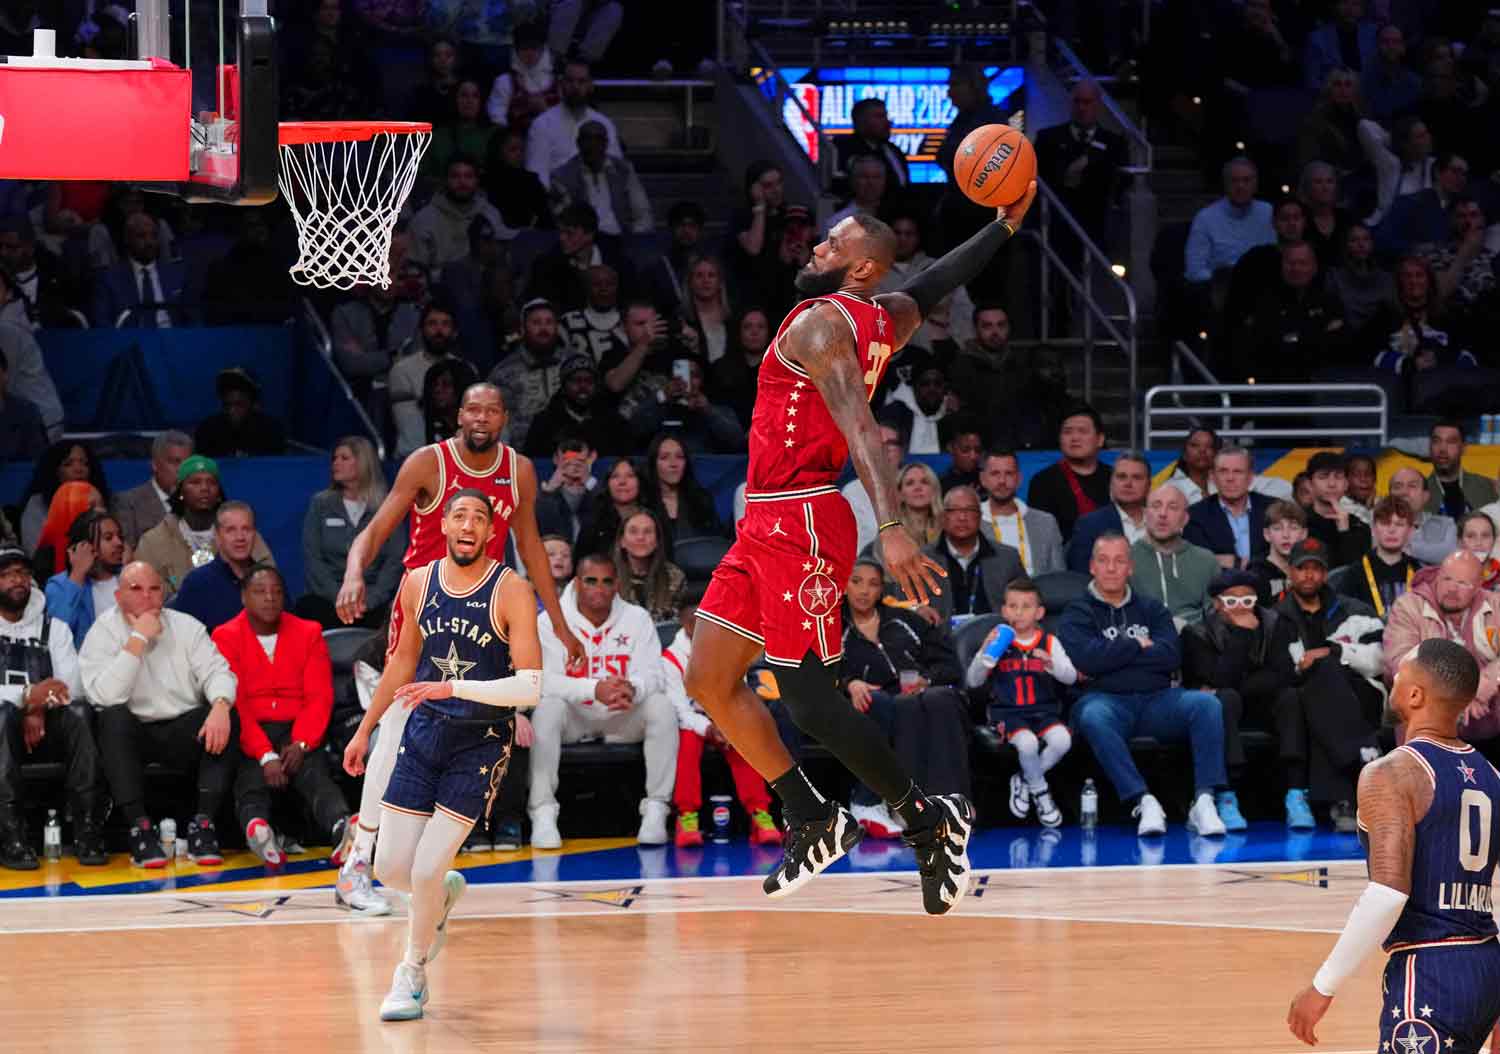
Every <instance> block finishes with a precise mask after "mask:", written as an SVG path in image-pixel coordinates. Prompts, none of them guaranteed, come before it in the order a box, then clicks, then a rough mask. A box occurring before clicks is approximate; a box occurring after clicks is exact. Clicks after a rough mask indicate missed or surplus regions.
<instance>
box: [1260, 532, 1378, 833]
mask: <svg viewBox="0 0 1500 1054" xmlns="http://www.w3.org/2000/svg"><path fill="white" fill-rule="evenodd" d="M1288 563H1290V564H1291V566H1292V573H1291V581H1290V586H1289V588H1288V589H1287V591H1286V595H1285V596H1283V597H1282V598H1281V600H1280V601H1278V602H1277V604H1276V606H1275V608H1274V610H1275V612H1276V614H1277V616H1278V617H1279V619H1280V621H1281V623H1282V624H1283V625H1284V627H1285V628H1284V630H1283V631H1282V633H1281V634H1280V637H1279V639H1278V641H1277V653H1276V661H1277V662H1280V663H1284V664H1285V668H1286V669H1288V670H1289V671H1290V674H1291V677H1292V684H1293V685H1294V686H1295V687H1296V689H1297V694H1298V697H1299V698H1300V699H1301V701H1302V711H1303V713H1304V714H1305V715H1306V740H1305V747H1304V749H1305V750H1306V756H1307V759H1308V800H1309V802H1310V803H1311V804H1313V805H1314V806H1327V807H1328V808H1329V818H1330V820H1331V821H1332V823H1333V825H1334V829H1335V830H1337V831H1340V832H1342V833H1348V834H1352V833H1353V832H1354V831H1355V829H1356V822H1355V811H1354V804H1353V803H1354V788H1355V780H1356V779H1357V777H1358V776H1359V770H1360V768H1361V767H1362V766H1364V765H1365V764H1367V763H1369V762H1371V761H1374V760H1375V759H1376V758H1377V757H1379V756H1380V745H1379V730H1380V722H1381V715H1382V712H1383V710H1384V707H1385V687H1384V686H1383V685H1382V684H1381V682H1380V675H1381V673H1382V668H1381V636H1382V633H1383V631H1384V629H1385V626H1384V625H1383V624H1382V623H1381V621H1380V619H1379V618H1378V617H1377V616H1376V614H1375V612H1374V611H1373V610H1372V609H1371V608H1369V607H1368V606H1367V605H1365V604H1364V603H1362V602H1360V601H1358V600H1355V599H1354V598H1353V597H1341V596H1338V595H1337V594H1335V593H1334V591H1333V590H1332V589H1329V588H1328V546H1327V545H1326V544H1324V543H1323V542H1321V541H1319V540H1318V539H1317V538H1308V539H1306V540H1305V541H1301V542H1298V543H1297V544H1296V545H1295V546H1294V547H1293V548H1292V554H1291V557H1290V558H1289V559H1288ZM1282 750H1283V753H1285V752H1286V751H1287V750H1288V747H1287V744H1286V743H1285V742H1283V744H1282Z"/></svg>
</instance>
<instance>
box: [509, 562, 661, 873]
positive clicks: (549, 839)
mask: <svg viewBox="0 0 1500 1054" xmlns="http://www.w3.org/2000/svg"><path fill="white" fill-rule="evenodd" d="M618 587H619V582H618V579H617V577H616V573H615V565H614V563H613V562H612V561H611V560H610V558H609V557H608V556H604V555H602V554H595V555H592V556H586V557H584V558H583V559H582V560H581V561H579V564H578V568H577V577H575V578H574V580H573V582H572V583H571V584H570V585H569V586H568V588H567V589H566V590H565V591H564V592H563V595H562V601H561V603H562V613H563V617H564V618H565V619H566V620H567V622H568V625H569V627H570V628H571V629H572V630H573V632H574V634H576V635H577V637H578V639H579V640H581V641H582V642H583V648H584V651H585V652H586V653H587V654H588V668H587V669H586V670H584V671H583V673H581V674H579V675H573V674H569V673H567V672H566V667H567V654H566V653H565V652H564V651H563V647H562V645H561V644H560V643H557V641H556V634H554V633H552V632H551V630H552V620H551V619H550V618H549V617H548V616H547V615H546V614H543V615H542V616H541V618H540V622H539V632H540V634H541V637H542V701H541V703H539V704H538V705H537V708H536V709H535V710H534V711H533V712H532V715H531V724H532V727H533V730H534V740H533V743H532V747H531V799H530V805H529V812H530V813H531V844H532V846H533V847H535V848H537V849H557V848H559V847H560V846H561V845H562V836H561V835H560V834H559V833H558V829H557V815H558V811H559V806H558V804H557V766H558V761H559V760H560V758H561V756H562V747H563V744H564V743H577V742H579V741H580V740H584V739H600V738H602V739H604V740H605V741H607V742H610V743H643V744H644V745H645V753H646V796H645V797H644V798H643V799H642V800H641V806H640V811H641V827H640V831H639V833H638V834H637V836H636V840H637V841H638V842H640V843H641V844H642V845H663V844H665V843H666V841H667V817H668V816H670V815H671V811H672V810H671V804H670V803H671V800H672V782H673V780H674V778H675V776H676V765H677V714H676V712H675V711H674V710H673V709H672V701H671V699H670V698H668V696H667V694H666V692H665V690H664V688H665V685H664V683H663V679H662V657H661V642H660V640H659V639H658V638H657V636H656V625H655V623H653V622H652V621H651V615H650V613H649V612H647V611H646V609H645V608H643V607H637V606H636V605H635V604H629V603H626V602H625V601H624V600H621V599H620V598H619V596H618V595H617V594H618Z"/></svg>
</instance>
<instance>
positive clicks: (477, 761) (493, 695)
mask: <svg viewBox="0 0 1500 1054" xmlns="http://www.w3.org/2000/svg"><path fill="white" fill-rule="evenodd" d="M494 529H495V511H494V509H493V507H492V505H491V501H490V497H489V495H488V494H486V493H485V492H484V491H481V490H478V489H476V488H464V489H461V490H459V491H457V492H456V493H455V494H454V495H453V496H452V497H450V498H449V499H448V500H447V501H446V502H445V503H444V505H443V520H442V532H443V536H444V538H445V539H446V542H447V551H448V555H447V556H445V557H443V558H442V559H441V560H435V561H433V562H432V563H430V564H428V565H427V566H426V567H422V568H418V569H417V570H415V571H413V572H411V573H410V574H409V575H407V576H406V579H405V581H404V582H403V583H402V585H401V591H400V593H399V594H398V595H397V598H396V603H397V604H399V605H400V606H401V608H402V612H403V614H404V616H405V617H404V618H403V619H402V621H401V626H400V630H399V631H398V636H397V639H396V642H395V649H394V650H393V651H392V653H391V656H390V658H389V659H388V660H387V662H386V666H385V671H384V672H383V673H382V674H381V676H380V684H379V686H378V687H377V688H376V689H375V697H374V699H372V700H371V701H370V709H369V710H368V711H367V712H366V713H365V716H364V719H363V720H361V721H360V724H359V730H358V731H357V732H356V733H355V734H354V738H353V739H352V740H351V741H350V742H349V746H348V747H347V749H346V750H345V752H344V767H345V769H346V770H348V772H349V773H350V775H355V776H357V775H359V774H360V773H362V772H363V771H364V761H365V753H366V751H367V750H368V748H369V743H370V733H371V731H373V729H374V728H375V725H376V724H377V723H378V722H379V721H380V718H381V716H382V715H383V714H384V713H385V711H386V710H387V709H389V708H390V707H391V706H392V704H395V705H398V706H401V707H403V708H405V709H409V710H412V713H411V716H410V717H409V718H408V720H407V721H406V725H405V730H404V731H403V733H402V736H401V747H400V750H399V752H398V755H397V758H396V767H395V769H394V770H393V771H392V772H391V777H390V783H389V784H388V785H387V786H386V788H385V797H384V800H383V801H382V803H381V809H382V811H383V813H384V817H383V820H382V823H381V833H380V842H379V843H378V845H377V847H376V851H375V872H376V874H377V875H378V876H379V877H380V880H381V881H382V882H384V883H386V884H387V885H389V886H393V887H394V888H396V889H400V890H404V891H406V892H408V893H410V894H411V911H410V915H409V918H408V921H407V927H408V929H407V940H406V954H405V955H404V956H403V958H402V960H401V962H400V963H399V964H398V965H397V967H396V973H395V976H394V977H393V978H392V979H391V991H390V994H389V995H387V996H386V998H385V1001H384V1002H383V1003H382V1004H381V1007H380V1018H381V1020H382V1021H409V1020H413V1019H416V1018H419V1017H421V1016H422V1007H423V1005H424V1004H425V1003H426V1002H427V998H428V990H427V964H428V963H429V962H431V961H432V960H433V959H434V958H436V957H437V954H438V952H439V951H440V950H442V947H443V942H444V940H445V938H446V937H447V921H448V915H449V914H450V913H451V912H452V911H453V907H454V905H455V904H457V903H458V898H459V897H460V896H462V895H463V892H464V887H465V882H464V878H463V876H462V875H460V874H459V873H458V872H457V871H450V870H449V869H448V868H449V865H450V864H451V863H452V862H453V858H454V856H455V855H456V854H457V853H458V850H459V847H460V846H462V845H463V844H464V839H465V838H467V837H468V836H469V831H470V829H471V828H472V827H473V826H474V824H475V822H477V821H478V820H480V819H481V818H483V817H484V816H485V814H487V813H488V812H489V809H490V806H491V805H492V804H493V803H494V800H495V795H496V793H497V791H498V790H499V787H500V781H501V780H502V779H504V778H505V770H506V767H507V766H508V765H509V763H510V752H511V745H512V743H513V742H514V739H515V728H516V711H517V709H518V708H527V707H533V706H535V705H536V703H537V700H538V699H539V698H540V696H541V690H542V689H541V685H542V646H541V643H540V641H539V640H538V638H537V611H536V608H537V605H536V594H534V593H533V592H532V591H531V587H530V586H529V585H527V584H526V583H525V582H524V581H522V579H521V577H520V576H519V575H517V574H515V573H514V572H512V571H511V570H510V568H508V567H506V566H505V565H504V564H502V563H499V562H498V561H496V560H495V559H493V558H492V557H491V556H488V555H486V553H485V548H486V546H487V544H488V543H489V541H490V538H491V537H492V535H493V533H494ZM412 682H414V683H412Z"/></svg>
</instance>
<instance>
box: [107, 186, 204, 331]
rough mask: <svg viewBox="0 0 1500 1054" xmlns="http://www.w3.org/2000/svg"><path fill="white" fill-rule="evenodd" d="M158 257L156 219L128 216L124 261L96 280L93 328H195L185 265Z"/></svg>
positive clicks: (159, 245)
mask: <svg viewBox="0 0 1500 1054" xmlns="http://www.w3.org/2000/svg"><path fill="white" fill-rule="evenodd" d="M160 257H161V242H160V240H159V232H158V228H157V225H156V220H155V219H154V218H153V217H152V216H151V215H150V214H149V213H147V212H144V211H142V212H137V213H134V214H133V215H131V216H128V217H126V219H125V258H124V259H122V260H121V261H120V262H119V263H117V264H115V265H114V266H113V267H110V268H108V269H107V270H104V271H101V272H99V273H98V274H97V275H96V276H95V278H94V305H93V311H92V319H91V320H92V322H93V324H94V325H95V326H97V327H99V328H101V329H113V328H115V327H116V326H123V327H126V328H139V329H168V328H170V327H172V326H174V325H191V324H193V322H194V321H195V319H194V315H193V313H192V312H191V311H190V310H189V309H188V308H187V306H186V301H187V285H188V273H187V267H186V266H185V265H184V264H182V263H180V262H178V261H175V260H163V259H161V258H160Z"/></svg>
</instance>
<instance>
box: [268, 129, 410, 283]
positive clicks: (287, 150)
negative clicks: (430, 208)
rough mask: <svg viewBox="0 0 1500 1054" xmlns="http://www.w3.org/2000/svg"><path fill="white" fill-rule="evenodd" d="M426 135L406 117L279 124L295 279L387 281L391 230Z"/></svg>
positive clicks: (315, 281)
mask: <svg viewBox="0 0 1500 1054" xmlns="http://www.w3.org/2000/svg"><path fill="white" fill-rule="evenodd" d="M431 141H432V125H430V124H418V123H416V122H411V121H294V122H283V123H282V125H281V134H280V151H279V152H280V154H281V178H280V180H279V184H280V186H281V194H282V197H284V198H286V203H287V206H288V207H289V208H290V209H291V210H292V217H293V219H295V220H296V221H297V250H298V258H297V262H296V263H295V264H294V265H293V266H292V270H291V274H292V278H293V280H295V281H297V282H300V283H301V284H303V285H311V286H317V287H319V288H321V289H345V290H347V289H352V288H353V287H354V286H356V285H360V284H370V285H378V286H379V287H380V288H382V289H385V288H388V287H389V286H390V284H391V275H390V255H391V234H392V232H393V231H394V230H395V227H396V217H397V216H398V215H399V214H400V212H401V206H403V205H405V204H406V197H407V195H408V194H410V193H411V188H412V184H413V183H414V182H415V181H416V178H417V165H418V164H419V163H420V162H421V160H422V155H423V153H425V152H426V150H427V144H428V143H430V142H431Z"/></svg>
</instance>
